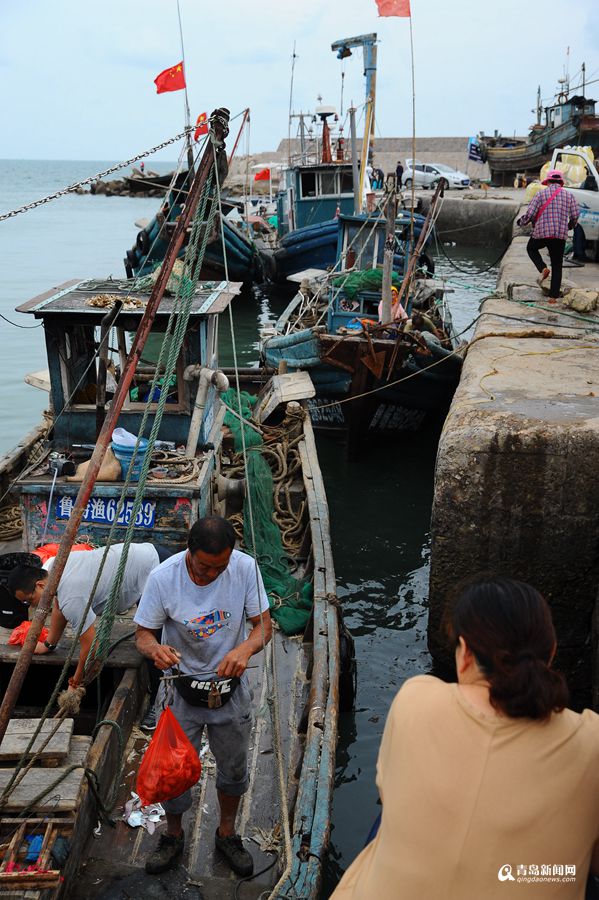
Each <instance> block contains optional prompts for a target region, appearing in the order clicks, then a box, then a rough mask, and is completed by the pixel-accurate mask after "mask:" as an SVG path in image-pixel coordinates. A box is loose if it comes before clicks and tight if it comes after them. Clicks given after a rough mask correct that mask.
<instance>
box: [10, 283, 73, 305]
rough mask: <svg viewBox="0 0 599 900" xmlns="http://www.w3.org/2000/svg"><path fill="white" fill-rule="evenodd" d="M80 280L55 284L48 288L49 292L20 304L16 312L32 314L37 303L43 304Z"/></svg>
mask: <svg viewBox="0 0 599 900" xmlns="http://www.w3.org/2000/svg"><path fill="white" fill-rule="evenodd" d="M80 283H81V279H80V278H71V279H70V280H69V281H63V282H62V284H57V285H56V287H53V288H50V290H49V291H44V293H43V294H37V295H36V296H35V297H32V298H31V300H27V301H26V302H25V303H22V304H21V305H20V306H17V309H16V311H17V312H32V311H33V310H34V309H35V307H36V306H37V305H38V303H43V302H44V301H45V300H49V299H50V298H51V297H54V296H55V295H56V294H58V293H59V292H60V291H64V290H66V289H67V288H71V287H73V285H75V284H80Z"/></svg>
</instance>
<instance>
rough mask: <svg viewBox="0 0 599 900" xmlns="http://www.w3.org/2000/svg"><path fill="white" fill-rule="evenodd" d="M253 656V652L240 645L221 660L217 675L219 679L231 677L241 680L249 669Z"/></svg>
mask: <svg viewBox="0 0 599 900" xmlns="http://www.w3.org/2000/svg"><path fill="white" fill-rule="evenodd" d="M251 656H252V650H251V649H248V648H247V647H245V646H244V644H240V646H239V647H235V649H234V650H230V651H229V652H228V653H227V655H226V656H225V657H224V658H223V659H222V660H221V663H220V665H219V667H218V669H217V670H216V674H217V675H218V676H219V678H231V676H235V677H237V678H239V677H240V676H241V675H243V673H244V672H245V670H246V669H247V664H248V662H249V660H250V657H251Z"/></svg>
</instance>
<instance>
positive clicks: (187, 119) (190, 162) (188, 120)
mask: <svg viewBox="0 0 599 900" xmlns="http://www.w3.org/2000/svg"><path fill="white" fill-rule="evenodd" d="M177 17H178V19H179V36H180V38H181V59H182V60H183V75H184V80H185V124H186V126H187V166H188V168H189V173H190V175H193V150H192V147H191V113H190V111H189V97H188V96H187V66H186V64H185V47H184V45H183V26H182V24H181V9H180V7H179V0H177Z"/></svg>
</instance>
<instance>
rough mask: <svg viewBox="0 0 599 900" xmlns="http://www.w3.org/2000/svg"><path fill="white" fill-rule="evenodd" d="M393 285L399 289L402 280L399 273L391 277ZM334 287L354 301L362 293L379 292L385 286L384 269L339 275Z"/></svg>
mask: <svg viewBox="0 0 599 900" xmlns="http://www.w3.org/2000/svg"><path fill="white" fill-rule="evenodd" d="M391 284H393V285H395V287H396V288H399V286H400V284H401V279H400V277H399V275H398V274H397V272H393V274H392V276H391ZM333 286H334V287H336V288H343V291H344V293H345V296H346V297H349V299H350V300H354V299H355V297H356V296H357V295H358V294H359V293H360V292H361V291H378V292H380V291H381V289H382V286H383V270H382V269H363V270H361V271H358V272H350V273H349V274H348V275H339V277H338V278H335V280H334V281H333Z"/></svg>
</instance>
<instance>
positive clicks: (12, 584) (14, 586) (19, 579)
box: [6, 566, 48, 594]
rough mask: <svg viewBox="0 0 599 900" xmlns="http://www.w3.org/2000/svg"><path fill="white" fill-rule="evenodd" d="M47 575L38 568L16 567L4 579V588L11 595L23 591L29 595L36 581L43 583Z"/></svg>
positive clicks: (43, 570)
mask: <svg viewBox="0 0 599 900" xmlns="http://www.w3.org/2000/svg"><path fill="white" fill-rule="evenodd" d="M47 575H48V573H47V571H46V570H45V569H42V568H39V567H38V566H17V567H16V568H15V569H13V570H12V572H10V574H9V576H8V578H7V579H6V587H7V588H8V590H9V591H10V593H11V594H14V593H15V591H24V593H26V594H31V593H32V592H33V590H34V588H35V586H36V584H37V582H38V581H44V579H45V578H46V577H47Z"/></svg>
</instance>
